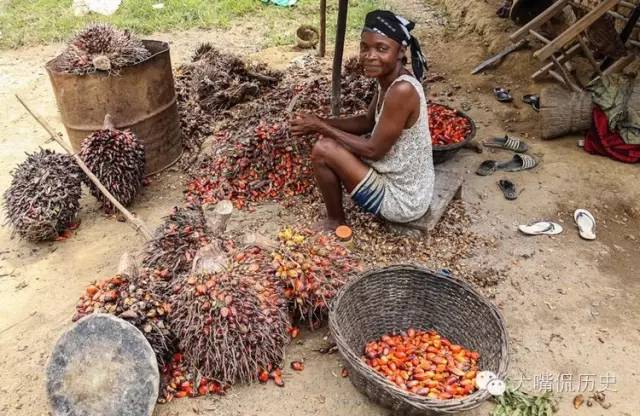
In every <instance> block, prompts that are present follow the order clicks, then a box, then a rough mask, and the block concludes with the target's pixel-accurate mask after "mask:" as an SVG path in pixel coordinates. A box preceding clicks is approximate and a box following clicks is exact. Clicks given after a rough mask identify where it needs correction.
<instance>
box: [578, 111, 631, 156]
mask: <svg viewBox="0 0 640 416" xmlns="http://www.w3.org/2000/svg"><path fill="white" fill-rule="evenodd" d="M584 150H586V151H587V152H589V153H591V154H592V155H602V156H608V157H610V158H611V159H614V160H618V161H620V162H625V163H638V162H640V145H638V144H627V143H625V142H624V141H623V140H622V138H621V137H620V135H619V134H618V133H613V132H611V131H610V130H609V120H607V115H606V114H605V113H604V111H602V110H601V109H599V108H598V107H594V108H593V123H592V124H591V130H589V132H588V133H587V136H586V137H585V140H584Z"/></svg>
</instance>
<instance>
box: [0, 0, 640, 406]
mask: <svg viewBox="0 0 640 416" xmlns="http://www.w3.org/2000/svg"><path fill="white" fill-rule="evenodd" d="M442 2H443V3H437V4H428V3H429V2H421V1H417V0H411V1H404V2H400V1H397V2H391V3H396V4H397V7H396V10H400V11H402V12H403V13H405V14H406V15H407V16H409V17H411V18H413V19H415V20H416V21H417V22H418V29H417V33H418V35H419V38H420V39H421V40H422V45H423V50H424V51H425V52H426V54H427V56H428V59H429V61H430V70H431V73H439V74H442V75H443V77H444V79H443V80H441V81H437V82H434V83H432V84H431V86H430V91H429V93H430V96H431V98H433V99H434V100H436V101H439V102H442V103H445V104H449V105H452V106H454V107H457V108H464V109H465V110H466V109H468V111H467V112H468V114H469V115H470V116H471V117H472V118H473V119H474V120H475V121H476V123H477V126H478V135H477V138H478V139H485V138H488V137H492V136H494V135H501V134H504V132H505V131H507V132H509V133H510V134H514V135H518V136H520V137H522V138H524V139H526V140H527V141H528V143H529V144H530V147H531V150H530V153H531V154H532V155H534V156H536V157H537V158H538V159H539V160H540V161H541V164H540V166H539V167H538V168H536V169H535V170H533V171H527V172H521V173H514V174H494V175H493V176H490V177H479V176H477V175H475V174H474V173H473V171H474V170H475V168H476V166H477V165H478V164H479V163H480V162H481V161H482V160H485V159H488V158H492V159H497V160H505V159H507V158H510V157H511V156H510V154H509V153H508V152H505V151H486V150H485V152H484V154H476V153H473V152H472V151H469V150H463V151H461V152H460V153H459V154H458V156H457V157H456V159H454V160H453V161H450V162H448V163H450V164H452V165H453V164H459V165H463V166H465V169H466V176H465V179H466V183H465V188H464V195H463V200H464V203H465V204H466V206H467V207H468V211H469V212H470V213H471V215H472V216H473V231H474V232H476V233H478V234H483V235H486V236H488V237H489V238H491V239H494V240H495V241H496V243H497V244H496V247H495V248H493V249H483V250H482V251H479V252H477V253H475V255H474V256H473V257H472V258H470V259H465V260H464V261H465V262H466V263H467V265H469V266H470V267H471V268H472V269H474V268H477V270H485V269H486V267H492V268H495V269H496V270H504V273H503V274H501V276H502V279H501V281H500V283H499V285H498V286H497V288H495V289H494V290H493V293H494V294H495V297H494V299H493V300H494V302H495V303H496V304H497V306H498V307H499V308H500V309H501V311H502V313H503V315H504V317H505V320H506V326H507V329H508V331H509V335H510V349H511V351H510V352H511V368H510V376H511V378H512V379H516V380H517V379H521V378H525V379H526V380H525V381H524V387H525V389H528V390H530V391H535V390H541V389H542V388H544V387H554V390H555V391H558V392H559V393H558V396H559V398H560V411H559V413H558V414H559V415H562V416H566V415H573V414H575V415H584V416H595V415H621V416H622V415H624V416H632V415H633V416H635V415H637V414H638V408H640V402H639V401H638V397H637V393H636V391H635V390H636V386H637V385H638V384H639V383H640V375H639V374H638V371H639V370H638V369H639V368H640V347H639V346H640V302H638V293H640V280H639V279H638V272H637V267H638V266H640V262H639V261H638V258H639V255H640V244H639V243H638V242H639V241H640V205H639V204H638V202H637V201H638V200H639V198H640V182H638V181H637V180H636V177H637V173H638V168H637V166H629V165H624V164H622V163H617V162H614V161H611V160H609V159H605V158H602V157H596V156H590V155H588V154H586V153H585V152H583V151H582V150H580V149H579V148H578V147H577V146H576V141H577V139H578V138H579V137H577V136H575V137H566V138H562V139H558V140H555V141H549V142H543V141H541V140H540V139H539V137H538V122H539V120H538V118H537V114H536V113H534V112H533V111H532V110H531V109H530V108H529V107H527V106H525V105H523V104H521V103H520V102H519V100H518V98H519V97H520V96H521V95H523V94H526V93H531V92H538V91H539V90H540V88H541V86H542V85H541V84H531V83H530V81H529V77H528V76H529V74H530V73H531V72H532V68H533V65H534V64H535V62H534V61H532V60H531V58H530V57H529V55H530V52H528V51H524V52H518V53H516V54H514V55H512V56H511V57H510V58H508V59H507V61H506V62H505V63H504V64H503V65H501V66H500V67H499V68H497V69H495V70H491V71H487V72H486V74H482V75H477V76H471V75H469V72H470V70H471V68H473V67H474V66H475V65H476V64H477V63H479V62H481V61H482V60H483V59H485V58H486V56H487V55H488V53H489V50H492V49H495V48H496V47H499V46H500V45H501V42H504V39H503V36H500V35H501V34H504V33H505V30H507V29H508V28H509V23H507V22H505V21H500V20H499V19H497V18H494V17H493V13H494V11H495V8H496V7H497V3H498V1H497V0H489V2H487V3H485V2H479V1H478V2H468V1H462V0H442ZM257 27H259V25H255V27H250V25H249V24H246V25H244V26H242V27H239V28H237V29H234V30H232V31H225V32H217V31H193V32H188V33H180V34H175V33H174V34H158V35H157V36H155V38H157V39H166V40H170V41H171V44H172V58H173V61H174V64H175V63H179V62H181V61H184V60H185V59H186V58H187V56H188V55H189V54H190V51H191V50H193V47H194V46H195V45H196V44H197V43H198V42H200V41H202V40H205V39H206V40H210V41H212V42H215V43H216V44H218V45H219V46H220V47H222V48H223V49H226V50H229V51H234V52H238V53H241V54H243V55H247V56H252V57H256V59H260V60H267V61H269V62H271V63H273V64H275V65H279V66H284V65H285V64H286V63H288V62H289V61H291V59H294V58H296V57H297V56H299V55H301V54H302V52H299V51H292V50H290V49H289V48H279V49H272V50H267V51H258V50H256V48H254V47H252V46H251V45H254V44H257V42H252V41H251V40H252V39H255V38H257V37H259V36H261V35H262V34H261V33H260V31H259V30H258V29H256V28H257ZM223 42H224V43H223ZM247 45H248V46H247ZM59 49H60V45H48V46H42V47H36V48H29V49H21V50H16V51H3V52H2V53H0V85H1V86H2V89H1V91H0V100H1V101H2V102H3V106H2V109H1V110H0V111H1V112H0V128H1V131H2V132H3V134H2V135H1V136H0V149H1V152H0V160H1V163H2V166H3V167H4V169H3V170H2V171H1V172H0V191H4V189H6V188H7V186H8V184H9V182H10V176H9V173H8V172H9V170H10V168H12V167H13V166H14V165H15V164H16V163H18V162H19V161H21V160H22V158H23V156H24V152H27V151H28V152H31V151H34V150H36V149H37V148H38V146H47V147H49V146H51V147H55V146H54V145H52V144H45V142H46V140H47V136H46V134H45V133H44V132H43V130H42V129H41V128H40V127H39V126H38V125H37V124H36V123H35V122H34V121H33V120H32V119H31V118H30V117H29V116H28V114H27V113H26V112H25V111H24V110H23V109H22V107H21V106H20V104H19V103H18V102H17V101H16V100H15V99H14V97H13V94H14V93H16V92H18V93H20V94H21V95H22V96H23V97H24V98H26V100H27V101H28V102H29V103H31V104H32V105H33V107H34V109H35V110H37V111H38V112H39V113H41V114H42V115H44V116H45V117H46V118H47V119H49V120H51V121H52V122H53V123H54V125H55V126H56V128H58V129H60V130H62V126H61V123H60V119H59V116H58V114H57V110H56V107H55V102H54V97H53V94H52V91H51V88H50V86H49V82H48V79H47V75H46V73H45V71H44V69H43V64H44V62H45V60H47V59H49V58H50V57H53V56H54V55H55V53H56V51H58V50H59ZM496 85H502V86H505V87H507V88H510V89H512V92H513V93H514V96H515V97H516V100H515V101H514V103H513V104H506V105H505V104H500V103H497V102H495V101H494V99H493V97H492V95H491V88H492V87H493V86H496ZM506 177H508V178H509V179H511V180H512V181H514V182H515V183H516V185H517V187H518V189H519V190H520V195H519V197H518V199H517V200H516V201H513V202H509V201H506V200H505V199H504V198H503V197H502V195H501V193H500V192H499V190H498V188H497V185H496V182H497V181H498V180H499V179H502V178H506ZM182 179H183V178H182V177H181V173H180V172H179V171H177V169H173V170H170V171H169V172H165V173H163V174H161V175H159V176H156V177H154V178H153V179H152V183H151V185H150V186H149V187H147V188H146V189H145V192H144V195H143V197H142V198H141V200H140V201H139V202H137V203H136V204H135V207H134V208H133V209H134V211H135V212H136V214H137V215H139V216H140V217H141V218H142V219H143V220H144V221H146V222H147V223H148V224H149V225H150V226H152V227H155V226H156V225H158V224H159V223H160V221H161V217H162V216H164V215H166V214H167V213H168V212H169V210H170V208H171V207H173V206H174V205H178V204H180V203H181V202H182V192H181V180H182ZM576 208H587V209H589V210H591V212H592V213H594V215H595V217H596V219H597V220H598V230H597V231H598V239H597V240H596V241H593V242H587V241H584V240H581V239H580V238H579V236H578V233H577V231H576V230H575V227H574V224H573V220H572V213H573V211H574V210H575V209H576ZM535 219H553V220H555V221H558V222H560V223H561V224H563V226H564V227H565V231H564V233H562V234H560V235H558V236H556V237H537V238H536V237H531V238H530V237H524V236H523V235H521V234H519V233H518V231H517V228H516V227H517V225H518V224H523V223H527V222H529V221H532V220H535ZM286 220H287V213H286V212H284V211H283V209H282V208H280V207H278V206H265V207H263V208H261V209H259V210H258V211H257V212H255V213H252V214H236V215H235V217H234V218H233V220H232V221H233V222H232V224H231V227H236V228H239V227H243V228H247V229H249V228H250V229H262V230H274V229H276V228H277V226H278V224H279V223H282V222H286ZM81 221H82V223H81V226H80V228H79V229H78V230H77V232H76V233H75V235H74V236H73V237H72V238H70V239H69V240H67V241H64V242H59V243H46V244H38V245H33V244H28V243H25V242H22V241H19V240H17V239H11V238H10V232H9V230H8V229H7V228H2V229H0V352H1V353H0V379H1V380H2V381H3V382H2V383H1V384H0V414H1V415H16V416H18V415H24V416H36V415H47V414H48V410H47V409H48V407H47V402H46V396H45V390H44V368H45V365H46V362H47V359H48V356H49V354H50V351H51V348H52V346H53V344H54V343H55V342H56V340H57V338H58V337H59V336H60V334H61V333H62V332H63V331H64V330H65V329H67V328H69V327H70V325H71V322H70V318H71V316H72V314H73V311H74V305H75V303H76V301H77V299H78V297H79V295H80V294H81V293H82V291H83V289H84V287H85V286H86V285H87V284H88V283H89V282H90V281H92V280H94V279H96V278H101V277H105V276H108V275H109V274H112V273H114V272H115V270H116V266H117V262H118V258H119V257H120V255H121V254H122V253H123V252H125V251H130V250H135V249H138V248H139V247H140V245H141V243H142V240H141V238H140V237H138V236H136V234H135V232H134V231H133V230H132V229H131V228H130V227H129V226H128V225H127V224H125V223H121V222H118V221H116V220H115V219H113V218H108V217H105V216H103V215H102V214H101V213H100V211H99V209H98V206H97V204H96V202H95V201H94V200H93V199H92V198H91V197H90V196H88V195H86V196H85V197H84V198H83V200H82V211H81ZM325 334H326V331H325V330H319V331H317V332H315V333H313V334H307V333H305V334H304V336H303V337H302V338H301V341H299V342H297V343H296V344H294V345H292V346H291V347H290V348H289V350H288V356H287V359H288V360H293V359H301V358H304V359H305V363H306V367H305V370H304V371H303V372H302V373H293V372H291V371H289V370H285V381H286V384H287V385H286V387H285V388H284V389H280V388H277V387H275V386H274V385H273V384H268V385H266V386H247V387H242V386H241V387H234V388H233V389H232V391H231V393H230V394H229V395H228V396H227V397H224V398H203V399H191V400H175V401H173V402H172V403H170V404H168V405H161V406H158V407H157V408H156V411H155V414H156V415H157V416H174V415H176V416H177V415H192V414H193V415H195V414H205V415H207V414H211V415H213V414H216V415H228V416H231V415H234V416H235V415H302V414H305V415H306V414H309V415H312V414H313V415H329V414H331V415H350V416H360V415H385V414H388V411H386V410H385V409H382V408H380V407H378V406H376V405H373V404H372V403H371V402H370V401H369V400H368V399H367V398H366V397H365V396H363V395H361V394H360V393H358V392H357V391H356V390H355V389H354V388H353V386H352V385H351V383H350V382H349V381H348V379H344V378H341V377H340V369H341V363H340V358H339V356H337V355H332V356H326V355H321V354H319V353H317V352H315V351H314V349H317V348H318V347H319V346H320V345H322V344H323V342H324V340H323V337H324V336H325ZM285 368H287V369H288V366H285ZM567 375H570V376H567ZM560 377H564V380H565V382H566V381H567V380H569V378H570V379H571V381H570V382H568V383H563V384H562V385H558V380H559V378H560ZM585 380H591V381H593V382H594V385H593V386H592V385H590V384H589V381H586V382H585ZM580 381H583V382H585V383H586V384H583V383H580ZM552 382H553V384H552ZM594 387H595V388H598V387H607V390H608V391H607V398H608V400H609V401H610V402H611V404H612V406H611V408H610V409H608V410H605V409H603V408H601V407H600V406H598V405H597V404H596V405H594V406H593V407H591V408H588V407H586V406H583V407H582V408H580V409H579V410H574V409H573V407H572V405H571V401H572V399H573V397H574V396H575V394H577V392H578V390H585V389H587V390H592V389H593V388H594ZM490 409H491V405H490V404H485V405H483V406H482V407H481V408H479V409H476V410H474V411H472V412H469V413H467V414H469V415H475V416H478V415H486V414H487V413H488V412H489V411H490Z"/></svg>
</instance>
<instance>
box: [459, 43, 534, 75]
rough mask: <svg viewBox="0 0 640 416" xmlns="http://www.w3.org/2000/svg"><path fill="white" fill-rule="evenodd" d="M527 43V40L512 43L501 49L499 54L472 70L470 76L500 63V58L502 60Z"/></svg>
mask: <svg viewBox="0 0 640 416" xmlns="http://www.w3.org/2000/svg"><path fill="white" fill-rule="evenodd" d="M527 43H528V41H527V39H522V40H521V41H520V42H518V43H514V44H512V45H509V46H508V47H506V48H505V49H503V50H502V52H500V53H499V54H497V55H494V56H492V57H491V58H489V59H487V60H486V61H484V62H483V63H481V64H480V65H478V66H477V67H475V68H474V70H473V71H471V74H472V75H473V74H477V73H478V72H480V71H482V70H483V69H485V68H488V67H490V66H493V65H494V64H496V63H497V62H499V61H501V60H502V58H504V57H505V56H507V55H509V54H510V53H512V52H515V51H517V50H518V49H520V48H522V47H524V46H526V45H527Z"/></svg>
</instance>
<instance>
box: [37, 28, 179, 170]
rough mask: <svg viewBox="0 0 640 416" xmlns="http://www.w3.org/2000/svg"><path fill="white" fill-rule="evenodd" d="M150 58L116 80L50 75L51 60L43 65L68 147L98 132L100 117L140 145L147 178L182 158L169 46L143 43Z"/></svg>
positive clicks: (123, 71) (99, 76)
mask: <svg viewBox="0 0 640 416" xmlns="http://www.w3.org/2000/svg"><path fill="white" fill-rule="evenodd" d="M143 42H144V44H145V46H146V47H147V49H149V51H150V52H151V57H150V58H149V59H147V60H145V61H142V62H140V63H138V64H136V65H132V66H129V67H125V68H122V69H120V70H119V71H118V73H117V74H108V73H104V72H95V73H92V74H87V75H76V74H69V73H65V72H59V71H56V70H55V69H54V68H55V61H56V59H58V58H54V59H52V60H51V61H49V62H48V63H47V65H46V69H47V72H48V73H49V78H50V80H51V84H52V86H53V91H54V93H55V96H56V101H57V103H58V109H59V110H60V114H61V116H62V122H63V123H64V126H65V128H66V130H67V134H68V136H69V140H70V142H71V146H72V147H73V149H74V150H75V151H79V150H80V144H81V142H82V140H83V139H84V138H85V137H87V136H88V135H89V134H91V133H92V132H94V131H96V130H100V129H101V128H102V124H103V121H104V116H105V114H110V115H111V117H112V119H113V121H114V124H115V127H116V128H118V129H121V130H124V129H130V130H131V131H133V133H135V134H136V136H137V137H138V138H139V139H140V140H141V141H142V142H143V143H144V147H145V154H146V172H147V174H153V173H157V172H159V171H161V170H163V169H165V168H167V167H169V166H171V165H172V164H173V163H175V162H176V161H177V160H178V159H179V158H180V156H181V154H182V135H181V131H180V119H179V116H178V108H177V102H176V91H175V88H174V81H173V73H172V71H171V58H170V55H169V44H167V43H166V42H161V41H155V40H144V41H143Z"/></svg>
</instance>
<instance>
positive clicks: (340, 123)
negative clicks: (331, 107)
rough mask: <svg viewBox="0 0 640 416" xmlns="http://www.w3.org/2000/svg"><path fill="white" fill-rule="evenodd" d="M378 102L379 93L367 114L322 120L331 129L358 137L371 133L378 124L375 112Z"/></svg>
mask: <svg viewBox="0 0 640 416" xmlns="http://www.w3.org/2000/svg"><path fill="white" fill-rule="evenodd" d="M377 101H378V93H377V92H376V93H375V95H374V96H373V99H372V100H371V102H370V103H369V109H368V110H367V112H366V113H365V114H360V115H357V116H354V117H338V118H323V119H322V120H323V121H324V122H325V123H327V124H328V125H330V126H331V127H335V128H336V129H338V130H342V131H344V132H347V133H351V134H356V135H363V134H367V133H371V130H373V126H375V124H376V120H375V111H376V103H377Z"/></svg>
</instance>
